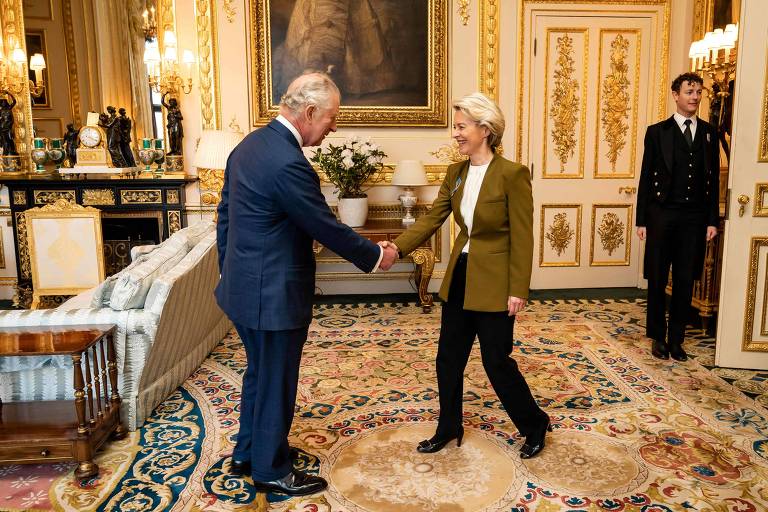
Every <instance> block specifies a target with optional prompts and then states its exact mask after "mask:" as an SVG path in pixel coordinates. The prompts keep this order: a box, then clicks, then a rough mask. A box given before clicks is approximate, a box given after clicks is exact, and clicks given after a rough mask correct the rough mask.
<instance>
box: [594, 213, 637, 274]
mask: <svg viewBox="0 0 768 512" xmlns="http://www.w3.org/2000/svg"><path fill="white" fill-rule="evenodd" d="M632 226H633V223H632V205H631V204H593V205H592V222H591V228H590V242H589V264H590V265H591V266H593V267H604V266H627V265H629V262H630V260H629V258H630V250H631V245H632Z"/></svg>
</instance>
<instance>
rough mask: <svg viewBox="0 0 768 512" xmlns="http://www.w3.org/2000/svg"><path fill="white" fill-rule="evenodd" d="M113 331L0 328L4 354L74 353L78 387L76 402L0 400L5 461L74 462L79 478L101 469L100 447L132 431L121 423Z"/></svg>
mask: <svg viewBox="0 0 768 512" xmlns="http://www.w3.org/2000/svg"><path fill="white" fill-rule="evenodd" d="M114 334H115V326H114V325H69V326H40V327H14V328H2V329H0V357H3V356H17V357H18V356H45V355H69V356H71V357H72V364H73V370H74V382H73V386H74V391H75V400H74V401H71V400H70V401H65V400H62V401H32V402H11V403H4V404H0V462H3V463H15V464H32V463H39V462H57V461H63V460H75V461H76V462H77V469H75V477H76V478H78V479H83V478H91V477H94V476H96V475H97V474H98V473H99V467H98V466H97V465H96V464H95V463H94V462H93V455H94V453H95V452H96V450H97V449H98V448H99V447H100V446H101V445H102V444H103V443H104V442H105V441H106V440H107V439H108V438H109V437H110V436H113V437H114V438H115V439H122V438H123V437H125V435H126V434H127V431H126V429H125V428H124V427H123V425H122V424H121V423H120V395H119V394H118V391H117V363H116V360H115V347H114ZM105 353H106V354H105Z"/></svg>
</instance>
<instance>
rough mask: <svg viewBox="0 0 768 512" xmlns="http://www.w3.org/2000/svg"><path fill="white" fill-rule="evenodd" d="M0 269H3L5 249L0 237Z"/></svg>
mask: <svg viewBox="0 0 768 512" xmlns="http://www.w3.org/2000/svg"><path fill="white" fill-rule="evenodd" d="M0 268H5V247H4V246H3V237H2V236H0Z"/></svg>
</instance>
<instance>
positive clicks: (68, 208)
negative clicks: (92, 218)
mask: <svg viewBox="0 0 768 512" xmlns="http://www.w3.org/2000/svg"><path fill="white" fill-rule="evenodd" d="M36 211H37V212H48V213H71V212H90V213H96V212H100V210H98V209H97V208H92V207H90V206H82V205H79V204H77V203H75V202H74V199H73V200H69V199H67V198H64V197H61V198H59V199H56V200H55V201H54V202H52V203H50V204H46V205H45V206H41V207H39V208H31V209H29V210H27V211H26V212H24V213H30V212H36ZM99 214H100V213H99Z"/></svg>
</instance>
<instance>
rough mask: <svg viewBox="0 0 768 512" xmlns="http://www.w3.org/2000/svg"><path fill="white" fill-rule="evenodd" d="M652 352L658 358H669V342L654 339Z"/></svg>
mask: <svg viewBox="0 0 768 512" xmlns="http://www.w3.org/2000/svg"><path fill="white" fill-rule="evenodd" d="M651 354H653V357H655V358H657V359H669V349H668V348H667V344H666V343H664V342H663V341H659V340H653V345H651Z"/></svg>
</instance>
